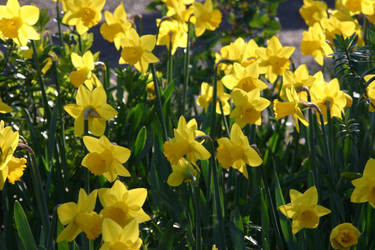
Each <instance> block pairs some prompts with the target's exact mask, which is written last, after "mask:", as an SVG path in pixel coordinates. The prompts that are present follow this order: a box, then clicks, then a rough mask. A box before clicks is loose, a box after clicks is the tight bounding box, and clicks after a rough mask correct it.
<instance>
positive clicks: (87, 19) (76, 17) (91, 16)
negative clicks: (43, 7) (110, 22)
mask: <svg viewBox="0 0 375 250" xmlns="http://www.w3.org/2000/svg"><path fill="white" fill-rule="evenodd" d="M64 3H65V8H66V13H65V15H64V17H63V19H62V22H63V23H64V24H67V25H72V26H73V25H74V26H75V27H76V29H77V32H78V34H80V35H82V34H83V33H86V32H87V31H88V30H89V29H90V28H91V27H93V26H94V25H96V24H98V23H99V21H100V20H101V19H102V13H101V12H102V9H103V7H104V5H105V0H91V1H87V0H66V1H65V2H64Z"/></svg>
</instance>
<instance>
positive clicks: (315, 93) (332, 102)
mask: <svg viewBox="0 0 375 250" xmlns="http://www.w3.org/2000/svg"><path fill="white" fill-rule="evenodd" d="M314 76H315V79H316V81H315V82H314V84H313V85H312V87H311V89H310V93H311V101H312V102H313V103H315V104H316V105H318V107H319V108H320V110H321V111H322V114H323V119H324V122H325V123H326V122H327V110H328V108H329V111H330V114H331V117H337V118H339V119H341V117H342V115H341V114H342V112H344V108H345V107H346V104H347V98H346V95H345V93H344V92H343V91H342V90H340V84H339V81H338V80H337V78H334V79H332V80H331V81H330V82H326V81H324V79H323V74H322V72H318V73H316V74H315V75H314Z"/></svg>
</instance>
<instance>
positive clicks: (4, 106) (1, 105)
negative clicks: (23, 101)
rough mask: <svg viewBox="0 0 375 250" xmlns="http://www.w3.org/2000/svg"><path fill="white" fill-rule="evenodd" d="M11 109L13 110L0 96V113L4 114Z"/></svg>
mask: <svg viewBox="0 0 375 250" xmlns="http://www.w3.org/2000/svg"><path fill="white" fill-rule="evenodd" d="M12 111H13V109H12V107H10V106H9V105H7V104H6V103H4V102H3V100H1V98H0V113H2V114H6V113H9V112H12Z"/></svg>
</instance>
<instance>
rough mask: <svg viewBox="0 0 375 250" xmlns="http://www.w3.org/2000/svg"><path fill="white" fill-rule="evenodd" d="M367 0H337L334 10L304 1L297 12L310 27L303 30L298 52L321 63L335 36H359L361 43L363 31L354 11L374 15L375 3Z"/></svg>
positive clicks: (329, 52)
mask: <svg viewBox="0 0 375 250" xmlns="http://www.w3.org/2000/svg"><path fill="white" fill-rule="evenodd" d="M369 2H371V1H368V0H358V1H356V0H354V1H352V0H343V1H337V4H336V9H328V7H327V4H326V3H325V2H324V1H319V0H318V1H317V0H304V1H303V6H302V7H301V8H300V10H299V12H300V14H301V16H302V18H303V19H304V20H305V22H306V24H307V26H308V27H309V29H308V30H307V31H304V32H303V38H302V41H301V52H302V55H305V56H313V57H314V59H315V60H316V62H317V63H319V64H320V65H323V63H324V58H325V57H327V56H329V55H330V54H332V53H333V50H332V46H333V39H334V38H335V36H336V35H342V36H344V37H345V38H346V37H349V36H351V35H353V34H356V35H358V37H359V41H360V43H362V31H361V27H360V25H359V23H358V21H357V20H356V19H355V18H353V15H354V14H359V13H363V14H366V15H373V14H374V9H375V7H374V6H375V5H374V3H369Z"/></svg>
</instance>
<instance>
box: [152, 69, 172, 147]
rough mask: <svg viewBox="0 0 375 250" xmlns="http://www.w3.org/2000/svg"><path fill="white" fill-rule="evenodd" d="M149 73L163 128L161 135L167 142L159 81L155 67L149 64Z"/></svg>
mask: <svg viewBox="0 0 375 250" xmlns="http://www.w3.org/2000/svg"><path fill="white" fill-rule="evenodd" d="M150 68H151V73H152V77H153V80H154V88H155V93H156V99H157V102H158V105H157V107H158V109H159V114H160V121H161V126H162V128H163V133H164V140H168V129H167V125H166V124H167V123H166V121H165V116H164V113H163V106H162V101H161V95H160V88H159V81H158V77H157V75H156V70H155V65H154V64H151V67H150Z"/></svg>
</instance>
